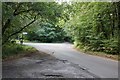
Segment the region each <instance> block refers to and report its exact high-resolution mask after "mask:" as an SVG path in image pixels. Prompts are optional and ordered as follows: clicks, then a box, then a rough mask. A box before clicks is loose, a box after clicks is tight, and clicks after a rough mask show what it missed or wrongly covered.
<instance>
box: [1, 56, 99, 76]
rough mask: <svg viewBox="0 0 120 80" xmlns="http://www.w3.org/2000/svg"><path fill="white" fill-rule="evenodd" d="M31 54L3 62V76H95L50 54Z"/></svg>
mask: <svg viewBox="0 0 120 80" xmlns="http://www.w3.org/2000/svg"><path fill="white" fill-rule="evenodd" d="M35 55H36V54H33V55H31V56H29V57H24V58H20V59H16V60H12V61H5V62H3V65H2V67H3V71H2V77H3V78H96V77H98V76H96V75H93V74H91V73H90V72H88V71H87V70H86V69H84V68H81V67H80V66H79V65H76V64H74V63H71V62H68V61H67V60H60V59H57V58H55V57H52V56H47V57H43V58H38V57H39V55H36V56H35Z"/></svg>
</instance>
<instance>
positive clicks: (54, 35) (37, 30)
mask: <svg viewBox="0 0 120 80" xmlns="http://www.w3.org/2000/svg"><path fill="white" fill-rule="evenodd" d="M26 37H27V39H28V40H30V41H37V42H64V41H69V39H68V36H67V35H66V33H65V31H64V30H63V28H61V27H59V26H55V25H54V24H50V23H42V24H40V25H39V26H37V27H34V31H33V30H32V31H29V32H28V35H27V36H26Z"/></svg>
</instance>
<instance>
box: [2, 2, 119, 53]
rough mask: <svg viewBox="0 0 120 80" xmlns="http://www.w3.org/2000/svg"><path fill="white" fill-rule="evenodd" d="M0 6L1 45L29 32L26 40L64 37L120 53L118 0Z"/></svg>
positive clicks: (94, 48) (89, 47) (83, 45)
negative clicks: (0, 8) (0, 15)
mask: <svg viewBox="0 0 120 80" xmlns="http://www.w3.org/2000/svg"><path fill="white" fill-rule="evenodd" d="M2 7H3V9H2V10H3V11H2V14H3V16H2V17H3V18H2V36H3V37H2V39H3V44H4V43H6V42H9V41H10V40H11V39H12V38H14V37H16V35H17V34H18V33H21V32H22V31H28V32H29V34H28V37H27V39H29V40H34V39H37V40H38V41H43V42H44V41H45V40H46V41H45V42H54V41H56V40H57V39H58V38H59V39H58V40H63V41H64V40H65V39H66V38H67V39H69V40H68V41H73V42H74V44H75V45H76V47H78V48H83V49H85V50H92V51H104V52H106V53H111V54H117V53H119V52H120V47H119V45H120V2H71V4H68V3H65V2H64V3H61V4H58V3H56V2H3V5H2ZM33 35H34V37H32V36H33ZM46 37H47V38H46Z"/></svg>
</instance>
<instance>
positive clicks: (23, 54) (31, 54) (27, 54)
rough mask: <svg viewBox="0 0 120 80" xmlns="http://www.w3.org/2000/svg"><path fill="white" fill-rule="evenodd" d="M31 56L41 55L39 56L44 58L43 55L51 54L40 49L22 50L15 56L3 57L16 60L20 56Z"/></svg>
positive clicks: (7, 59) (6, 59)
mask: <svg viewBox="0 0 120 80" xmlns="http://www.w3.org/2000/svg"><path fill="white" fill-rule="evenodd" d="M31 56H39V58H42V57H46V56H49V54H46V53H44V52H41V51H38V50H35V51H26V52H21V53H19V54H16V55H14V56H9V57H7V58H5V59H2V61H11V60H16V59H19V58H23V57H31Z"/></svg>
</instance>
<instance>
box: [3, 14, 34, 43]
mask: <svg viewBox="0 0 120 80" xmlns="http://www.w3.org/2000/svg"><path fill="white" fill-rule="evenodd" d="M35 21H36V16H35V17H34V20H33V21H31V22H30V23H28V24H27V25H25V26H24V27H23V28H21V29H20V30H19V31H16V32H14V33H12V34H11V35H9V36H8V37H7V39H6V40H5V41H4V42H3V43H2V44H3V45H4V44H5V43H6V42H7V41H8V40H9V38H10V37H12V36H13V35H16V34H18V33H20V32H21V31H23V30H24V29H25V28H26V27H28V26H30V25H31V24H32V23H34V22H35Z"/></svg>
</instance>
